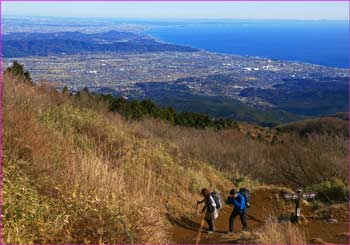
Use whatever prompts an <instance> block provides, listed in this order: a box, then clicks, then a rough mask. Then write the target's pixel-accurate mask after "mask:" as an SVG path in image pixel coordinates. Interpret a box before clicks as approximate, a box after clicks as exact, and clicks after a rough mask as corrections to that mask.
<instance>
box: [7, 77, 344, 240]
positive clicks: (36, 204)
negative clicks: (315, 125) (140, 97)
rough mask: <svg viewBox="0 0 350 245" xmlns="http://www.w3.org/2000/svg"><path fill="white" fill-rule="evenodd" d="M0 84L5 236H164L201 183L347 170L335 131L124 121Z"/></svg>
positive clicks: (316, 177)
mask: <svg viewBox="0 0 350 245" xmlns="http://www.w3.org/2000/svg"><path fill="white" fill-rule="evenodd" d="M3 86H4V91H3V143H4V144H3V186H4V187H3V215H4V217H3V237H4V242H5V243H9V242H11V243H63V242H64V243H88V242H89V243H102V242H105V243H130V242H131V241H134V242H135V243H147V242H149V243H163V242H169V241H170V242H171V238H170V237H171V234H170V231H171V229H170V228H171V224H170V223H169V220H182V219H184V218H186V217H188V218H191V213H193V211H194V207H195V205H194V204H195V201H196V200H197V199H199V196H198V195H197V193H198V192H199V190H200V189H201V188H202V187H209V188H211V189H216V190H219V191H221V192H225V193H227V191H228V189H230V188H231V187H232V181H233V182H234V183H236V184H239V183H242V181H243V182H244V183H243V185H244V186H246V187H248V188H252V187H254V186H256V183H253V182H249V178H247V177H244V178H243V177H242V174H244V175H248V176H250V177H252V178H254V179H259V180H261V181H264V182H267V183H275V182H276V181H279V182H278V183H279V184H286V185H293V184H298V186H307V185H311V184H314V183H319V182H320V181H322V180H324V179H329V178H330V177H332V176H333V177H337V178H341V179H345V178H346V176H345V175H346V174H345V173H346V156H347V151H346V149H347V140H346V139H344V138H342V137H338V136H322V135H319V136H312V137H309V138H307V139H304V138H299V137H296V136H293V135H289V134H285V135H284V134H280V133H276V132H274V131H273V130H268V129H266V130H264V129H263V128H260V127H253V126H248V125H240V129H233V130H222V131H219V132H217V131H214V130H196V129H191V128H181V127H173V126H171V125H169V124H165V123H162V122H159V121H154V120H144V121H142V122H135V121H133V122H130V121H125V120H123V119H121V118H120V117H119V116H118V115H112V114H109V113H108V112H107V111H108V110H107V109H106V105H104V104H95V103H92V102H91V100H89V99H88V98H82V99H81V100H80V101H76V100H74V99H72V98H69V96H65V95H62V94H59V93H57V92H55V91H50V89H49V88H45V87H42V88H40V89H38V88H33V87H30V86H28V85H25V84H23V82H22V81H18V79H16V78H14V77H8V76H7V77H5V78H4V81H3ZM248 133H249V134H257V133H259V134H261V135H263V137H262V140H257V139H254V137H251V136H247V135H246V134H248ZM274 136H276V137H277V140H276V142H277V143H273V144H272V143H270V142H269V140H267V141H265V140H264V138H266V139H270V138H271V137H274ZM283 142H286V143H283ZM295 175H298V178H295V177H294V176H295ZM291 180H292V182H291Z"/></svg>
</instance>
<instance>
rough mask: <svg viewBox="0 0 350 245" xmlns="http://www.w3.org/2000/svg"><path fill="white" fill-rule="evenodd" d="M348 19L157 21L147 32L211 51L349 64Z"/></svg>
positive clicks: (315, 62) (326, 63) (333, 65)
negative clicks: (158, 22)
mask: <svg viewBox="0 0 350 245" xmlns="http://www.w3.org/2000/svg"><path fill="white" fill-rule="evenodd" d="M348 31H349V23H348V21H325V20H323V21H322V20H319V21H297V20H296V21H293V20H290V21H286V20H283V21H276V20H273V21H272V20H271V21H267V20H264V21H261V20H259V21H253V20H251V21H238V20H237V21H233V20H215V21H214V20H196V21H186V20H184V21H174V22H171V21H167V22H166V23H160V24H159V25H157V24H156V23H154V25H153V27H152V28H151V29H148V30H146V31H145V32H146V34H149V35H151V36H153V37H156V38H158V39H160V40H162V41H165V42H169V43H174V44H181V45H187V46H191V47H195V48H199V49H204V50H207V51H212V52H217V53H226V54H236V55H244V56H260V57H267V58H271V59H276V60H291V61H298V62H304V63H313V64H320V65H325V66H332V67H341V68H347V67H349V65H348V64H349V61H348V48H349V40H348Z"/></svg>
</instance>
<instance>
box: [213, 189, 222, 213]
mask: <svg viewBox="0 0 350 245" xmlns="http://www.w3.org/2000/svg"><path fill="white" fill-rule="evenodd" d="M210 195H211V196H212V197H213V199H214V201H215V204H216V209H219V208H221V207H222V201H221V196H220V194H219V193H217V192H215V191H213V192H212V193H210Z"/></svg>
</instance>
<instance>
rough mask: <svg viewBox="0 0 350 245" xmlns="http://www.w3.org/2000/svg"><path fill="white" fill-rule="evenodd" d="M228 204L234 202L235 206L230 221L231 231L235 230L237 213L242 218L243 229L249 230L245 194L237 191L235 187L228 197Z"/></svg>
mask: <svg viewBox="0 0 350 245" xmlns="http://www.w3.org/2000/svg"><path fill="white" fill-rule="evenodd" d="M226 204H233V206H234V208H233V211H232V214H231V216H230V221H229V232H233V227H234V220H235V218H236V217H237V215H239V217H240V218H241V222H242V225H243V230H247V229H248V225H247V207H246V205H245V199H244V196H243V195H242V194H240V193H239V192H237V191H236V190H235V189H232V190H231V191H230V195H229V196H228V197H227V200H226Z"/></svg>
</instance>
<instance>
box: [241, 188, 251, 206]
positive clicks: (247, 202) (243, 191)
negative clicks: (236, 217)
mask: <svg viewBox="0 0 350 245" xmlns="http://www.w3.org/2000/svg"><path fill="white" fill-rule="evenodd" d="M239 193H240V194H241V195H242V196H244V199H245V206H246V207H247V208H249V207H250V193H249V190H248V189H246V188H241V189H239Z"/></svg>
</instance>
